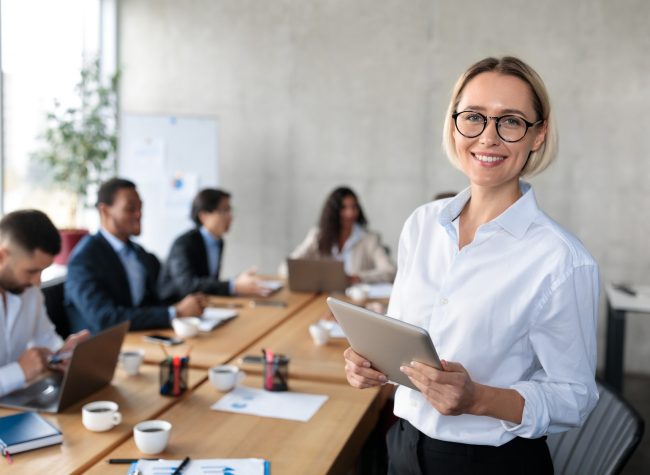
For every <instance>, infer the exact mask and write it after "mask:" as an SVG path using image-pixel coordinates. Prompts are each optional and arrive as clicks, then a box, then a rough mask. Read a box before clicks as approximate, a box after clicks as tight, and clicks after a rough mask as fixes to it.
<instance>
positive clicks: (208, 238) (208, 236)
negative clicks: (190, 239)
mask: <svg viewBox="0 0 650 475" xmlns="http://www.w3.org/2000/svg"><path fill="white" fill-rule="evenodd" d="M199 232H200V233H201V236H203V240H204V241H205V243H206V244H208V245H210V246H216V245H217V244H219V242H220V241H221V238H216V237H214V236H213V235H212V233H211V232H210V231H208V230H207V229H206V228H205V226H201V227H200V228H199Z"/></svg>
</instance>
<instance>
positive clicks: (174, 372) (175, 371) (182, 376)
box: [160, 356, 190, 397]
mask: <svg viewBox="0 0 650 475" xmlns="http://www.w3.org/2000/svg"><path fill="white" fill-rule="evenodd" d="M189 364H190V360H189V358H188V357H182V358H181V357H179V356H174V357H171V356H170V357H169V358H166V359H164V360H163V361H161V362H160V394H161V395H163V396H173V397H178V396H180V395H181V394H183V393H184V392H185V391H186V390H187V373H188V368H189Z"/></svg>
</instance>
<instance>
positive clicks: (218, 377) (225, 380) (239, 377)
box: [208, 364, 246, 392]
mask: <svg viewBox="0 0 650 475" xmlns="http://www.w3.org/2000/svg"><path fill="white" fill-rule="evenodd" d="M245 376H246V373H244V372H243V371H242V370H240V369H239V368H238V367H237V366H235V365H229V364H224V365H219V366H213V367H212V368H210V369H209V370H208V378H209V379H210V383H211V384H212V386H214V387H215V388H217V390H219V391H222V392H226V391H230V390H231V389H232V388H234V387H235V386H237V385H238V384H239V383H241V382H242V381H243V379H244V377H245Z"/></svg>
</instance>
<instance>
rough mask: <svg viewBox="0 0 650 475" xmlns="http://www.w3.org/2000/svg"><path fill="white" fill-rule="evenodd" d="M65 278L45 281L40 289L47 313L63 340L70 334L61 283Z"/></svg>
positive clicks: (63, 282) (62, 283)
mask: <svg viewBox="0 0 650 475" xmlns="http://www.w3.org/2000/svg"><path fill="white" fill-rule="evenodd" d="M64 284H65V279H57V280H56V281H53V282H47V283H45V284H43V285H42V286H41V291H42V292H43V296H44V297H45V309H46V310H47V315H48V316H49V317H50V320H52V323H54V327H55V328H56V332H57V333H58V334H59V335H61V338H63V339H64V340H65V339H66V338H67V337H68V335H70V324H69V323H68V318H67V317H66V313H65V307H64V305H63V295H64V294H63V285H64Z"/></svg>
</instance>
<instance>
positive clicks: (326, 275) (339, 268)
mask: <svg viewBox="0 0 650 475" xmlns="http://www.w3.org/2000/svg"><path fill="white" fill-rule="evenodd" d="M287 269H288V271H289V289H290V290H292V291H293V292H339V291H341V292H342V291H344V290H345V288H346V287H347V286H348V278H347V276H346V275H345V270H344V267H343V262H342V261H337V260H335V259H287Z"/></svg>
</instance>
